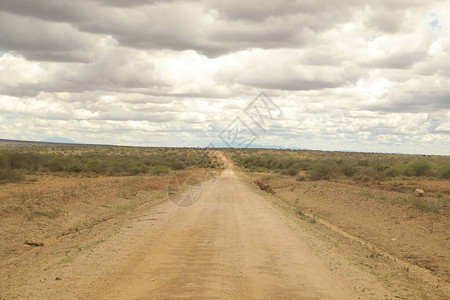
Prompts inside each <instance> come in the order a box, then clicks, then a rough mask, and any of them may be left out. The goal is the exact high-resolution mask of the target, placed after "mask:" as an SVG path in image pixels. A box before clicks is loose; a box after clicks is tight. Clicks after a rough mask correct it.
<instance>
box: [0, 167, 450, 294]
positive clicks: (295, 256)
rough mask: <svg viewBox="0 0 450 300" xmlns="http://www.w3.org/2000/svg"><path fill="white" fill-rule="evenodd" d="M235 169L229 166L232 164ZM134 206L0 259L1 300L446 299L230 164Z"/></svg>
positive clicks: (432, 287)
mask: <svg viewBox="0 0 450 300" xmlns="http://www.w3.org/2000/svg"><path fill="white" fill-rule="evenodd" d="M229 166H230V167H231V165H229ZM148 199H149V201H148V203H145V202H144V203H143V204H142V205H140V206H138V207H137V208H136V209H135V210H133V211H128V212H126V213H124V214H121V215H119V216H117V217H116V218H112V219H110V220H108V221H105V222H103V223H100V224H98V225H97V226H94V227H93V228H92V229H91V230H90V231H89V232H87V233H86V234H78V235H66V236H62V237H61V238H59V239H58V240H56V241H55V242H53V243H51V244H49V245H48V246H43V247H35V248H33V251H29V252H27V253H25V254H23V255H22V256H21V257H20V258H19V259H16V260H14V261H10V262H6V263H5V261H3V264H2V265H1V266H2V267H1V271H0V276H1V278H2V280H0V298H2V297H3V298H5V299H13V298H30V299H43V298H60V299H73V298H82V299H167V298H195V299H217V298H218V299H424V298H425V299H446V297H447V296H448V295H446V294H445V292H444V291H443V289H441V288H440V287H435V286H431V285H429V284H427V283H424V282H422V281H421V280H420V277H417V276H414V274H411V273H410V272H407V271H406V270H404V269H403V268H402V267H399V266H398V265H396V264H395V263H393V262H392V261H389V260H387V259H384V258H383V257H380V256H378V255H376V254H374V253H372V252H371V251H370V250H368V249H366V248H365V247H362V246H361V245H359V244H358V243H354V242H352V241H351V240H349V239H347V238H345V237H343V236H341V235H339V234H336V233H335V232H333V231H331V230H329V229H327V228H326V227H324V226H321V225H320V224H314V223H312V222H306V221H304V220H302V219H300V218H298V216H296V215H295V214H294V213H293V212H292V211H291V210H289V209H287V208H286V207H284V206H283V205H281V204H280V203H279V202H278V201H277V200H276V199H274V198H272V197H271V196H270V195H267V194H264V193H263V192H260V191H256V190H253V189H251V188H249V187H248V186H247V185H246V184H245V183H243V182H242V181H241V180H240V179H239V178H238V177H237V176H236V175H235V173H234V171H233V170H232V169H231V168H229V169H226V170H225V171H224V172H223V173H222V174H221V175H220V176H219V177H217V178H216V179H215V180H209V181H207V182H205V183H203V185H202V194H201V197H200V199H199V200H198V201H197V202H196V203H195V204H194V205H192V206H189V207H177V206H175V205H173V204H172V203H171V202H169V201H166V202H164V203H162V204H159V205H156V206H155V204H154V202H152V200H151V199H154V198H152V197H150V196H149V198H148Z"/></svg>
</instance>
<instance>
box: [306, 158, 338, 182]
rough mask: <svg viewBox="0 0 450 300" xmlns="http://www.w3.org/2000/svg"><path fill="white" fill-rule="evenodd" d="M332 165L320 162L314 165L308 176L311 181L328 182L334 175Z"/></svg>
mask: <svg viewBox="0 0 450 300" xmlns="http://www.w3.org/2000/svg"><path fill="white" fill-rule="evenodd" d="M334 172H335V170H334V168H333V166H332V164H330V163H327V162H319V163H316V164H314V165H312V168H311V170H310V171H309V173H308V175H309V178H310V179H311V180H328V179H331V177H332V176H333V175H334Z"/></svg>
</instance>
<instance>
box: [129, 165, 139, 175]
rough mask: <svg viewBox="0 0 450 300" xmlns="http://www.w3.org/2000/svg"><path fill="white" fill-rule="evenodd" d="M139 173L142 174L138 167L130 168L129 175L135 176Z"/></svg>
mask: <svg viewBox="0 0 450 300" xmlns="http://www.w3.org/2000/svg"><path fill="white" fill-rule="evenodd" d="M139 173H142V169H141V168H140V167H132V168H130V174H132V175H137V174H139Z"/></svg>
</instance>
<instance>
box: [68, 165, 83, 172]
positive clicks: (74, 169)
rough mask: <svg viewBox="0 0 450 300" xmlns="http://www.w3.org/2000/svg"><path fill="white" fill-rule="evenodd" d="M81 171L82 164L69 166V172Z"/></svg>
mask: <svg viewBox="0 0 450 300" xmlns="http://www.w3.org/2000/svg"><path fill="white" fill-rule="evenodd" d="M81 171H83V166H82V165H80V164H74V165H72V166H71V167H70V168H69V172H74V173H80V172H81Z"/></svg>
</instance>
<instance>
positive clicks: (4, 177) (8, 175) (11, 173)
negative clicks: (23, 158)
mask: <svg viewBox="0 0 450 300" xmlns="http://www.w3.org/2000/svg"><path fill="white" fill-rule="evenodd" d="M24 179H25V176H24V175H23V174H22V173H20V172H19V171H17V170H10V169H0V182H8V181H10V182H13V181H20V180H24Z"/></svg>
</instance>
